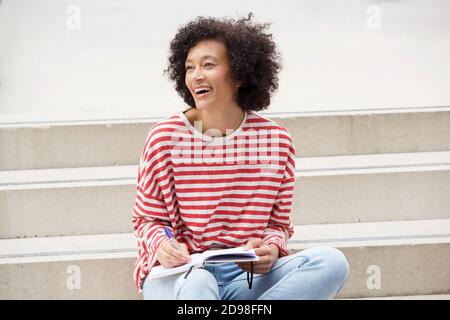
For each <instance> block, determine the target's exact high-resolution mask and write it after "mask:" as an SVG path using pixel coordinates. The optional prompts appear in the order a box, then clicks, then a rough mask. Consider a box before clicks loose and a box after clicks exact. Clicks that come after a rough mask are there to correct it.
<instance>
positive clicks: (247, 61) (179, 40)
mask: <svg viewBox="0 0 450 320" xmlns="http://www.w3.org/2000/svg"><path fill="white" fill-rule="evenodd" d="M252 16H253V14H252V13H249V15H248V18H247V19H245V18H241V19H237V20H234V19H222V20H219V19H217V18H212V17H197V18H196V19H195V20H193V21H191V22H189V23H188V24H186V25H185V26H182V27H181V28H179V29H178V31H177V34H176V35H175V38H174V39H173V40H172V41H171V43H170V56H169V66H168V68H167V69H166V70H164V73H165V74H168V77H169V79H170V80H173V81H174V82H175V90H176V91H177V92H178V94H179V95H180V96H181V97H182V98H183V100H184V101H185V102H186V103H187V104H188V105H189V106H191V107H195V100H194V98H193V97H192V95H191V92H190V91H189V89H188V88H187V86H186V84H185V75H186V74H185V72H186V70H185V62H186V58H187V55H188V51H189V49H190V48H192V47H194V46H196V45H197V43H199V42H200V41H202V40H217V41H220V42H222V43H223V44H224V45H225V48H226V49H227V53H228V61H229V65H230V73H231V77H232V79H233V80H235V81H239V82H240V84H241V85H240V87H239V89H238V93H237V97H236V102H237V104H238V105H239V106H240V107H241V109H242V110H247V111H250V110H253V111H260V110H264V109H267V107H268V106H269V104H270V97H271V94H272V93H273V92H275V91H276V90H277V89H278V72H279V70H280V69H281V56H280V53H279V52H278V51H277V50H276V46H275V43H274V41H273V40H272V35H271V34H268V33H266V32H265V29H266V28H267V27H269V26H270V24H269V23H262V24H258V23H251V21H250V20H251V17H252Z"/></svg>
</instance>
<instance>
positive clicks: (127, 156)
mask: <svg viewBox="0 0 450 320" xmlns="http://www.w3.org/2000/svg"><path fill="white" fill-rule="evenodd" d="M180 111H181V109H180ZM261 114H262V115H264V116H267V117H269V118H271V119H273V120H274V121H276V122H277V123H279V124H281V125H283V126H285V127H287V128H288V130H289V131H290V133H291V135H292V136H293V139H294V142H295V145H296V149H297V150H298V154H297V156H299V157H312V156H314V157H320V156H332V155H354V154H376V153H402V152H429V151H445V150H450V126H449V125H448V124H449V123H450V107H435V108H392V109H378V110H348V111H327V112H287V113H270V112H267V113H265V112H262V113H261ZM160 120H163V118H138V117H136V118H130V119H109V120H108V119H107V120H105V119H103V120H95V119H93V120H86V119H81V120H72V121H58V120H56V119H55V120H54V121H51V122H46V121H39V120H30V119H28V120H23V119H22V120H14V119H11V118H8V119H7V120H5V121H2V122H0V149H1V150H2V152H1V153H0V170H21V169H43V168H65V167H85V166H88V167H91V166H92V167H94V166H112V165H133V164H137V163H138V159H139V155H140V152H141V150H142V147H143V145H144V142H145V139H146V136H147V133H148V130H149V129H150V127H151V126H152V125H153V124H155V123H156V122H158V121H160ZM49 155H51V156H49Z"/></svg>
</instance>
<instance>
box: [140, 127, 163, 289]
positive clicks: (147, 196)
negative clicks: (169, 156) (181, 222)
mask: <svg viewBox="0 0 450 320" xmlns="http://www.w3.org/2000/svg"><path fill="white" fill-rule="evenodd" d="M160 156H161V152H160V150H158V148H156V145H155V143H154V140H153V139H152V137H151V134H149V137H148V138H147V142H146V144H145V147H144V150H143V152H142V155H141V158H140V162H139V170H138V175H137V180H136V184H137V186H136V198H135V203H134V208H133V214H132V223H133V228H134V235H135V236H136V238H137V240H138V260H137V262H136V266H138V267H137V268H136V269H135V274H134V278H135V282H136V285H137V286H138V287H139V288H140V287H141V284H142V283H141V282H142V280H143V278H144V276H145V275H146V274H147V273H148V270H149V269H150V268H151V267H152V266H153V265H155V263H156V262H157V259H156V251H157V250H158V248H159V246H160V244H161V242H162V241H163V240H164V239H165V238H166V237H165V234H164V227H165V226H170V225H171V224H170V218H169V214H168V210H167V207H166V203H165V201H164V199H163V195H162V190H161V188H160V179H161V178H162V177H163V176H164V175H165V171H166V170H165V166H164V162H162V161H161V160H160V158H159V157H160Z"/></svg>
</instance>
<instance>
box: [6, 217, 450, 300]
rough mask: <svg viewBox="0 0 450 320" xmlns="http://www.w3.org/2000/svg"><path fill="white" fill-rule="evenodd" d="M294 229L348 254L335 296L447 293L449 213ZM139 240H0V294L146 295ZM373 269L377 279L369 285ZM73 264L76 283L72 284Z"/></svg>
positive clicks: (293, 246) (309, 241)
mask: <svg viewBox="0 0 450 320" xmlns="http://www.w3.org/2000/svg"><path fill="white" fill-rule="evenodd" d="M295 228H296V232H295V235H294V237H293V238H292V239H291V241H290V242H289V248H290V250H292V252H296V251H298V250H302V249H305V248H309V247H314V246H323V245H327V246H328V245H330V246H333V247H336V248H339V249H340V250H342V251H343V252H344V253H345V255H346V256H347V259H348V261H349V264H350V265H351V276H350V278H349V282H348V283H347V285H346V286H345V287H344V289H343V291H342V292H341V293H340V294H339V295H338V296H337V297H336V298H340V299H345V298H351V297H358V298H369V297H380V296H381V297H392V296H405V295H435V294H447V293H448V288H450V278H449V277H448V272H447V271H448V266H449V265H450V219H439V220H416V221H393V222H370V223H349V224H328V225H324V224H318V225H304V226H296V227H295ZM135 244H136V241H135V239H134V236H133V234H131V233H119V234H107V235H88V236H66V237H41V238H30V239H3V240H0V252H1V255H0V271H1V272H0V274H2V278H1V279H2V280H1V282H0V292H1V294H0V298H12V299H20V298H23V297H28V298H31V299H57V298H63V299H117V298H120V299H136V298H141V297H140V296H139V295H138V294H137V293H136V292H135V290H134V287H133V282H132V279H131V274H132V266H133V263H134V260H135V255H136V252H135ZM374 268H377V269H378V270H379V274H378V275H379V286H378V285H374V286H372V285H370V284H369V285H368V282H369V283H372V282H371V280H370V279H369V278H370V277H373V276H375V275H374V274H373V270H374ZM74 270H76V272H78V276H79V289H77V288H75V289H74V288H73V287H71V286H70V280H71V277H73V276H74V274H75V273H74V272H75V271H74ZM378 275H377V276H378ZM412 279H413V280H412ZM377 281H378V280H377ZM68 283H69V285H68Z"/></svg>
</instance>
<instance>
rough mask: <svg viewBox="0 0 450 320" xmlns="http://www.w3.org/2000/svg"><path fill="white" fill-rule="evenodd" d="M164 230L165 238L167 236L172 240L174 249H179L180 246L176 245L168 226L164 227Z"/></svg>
mask: <svg viewBox="0 0 450 320" xmlns="http://www.w3.org/2000/svg"><path fill="white" fill-rule="evenodd" d="M164 232H165V233H166V236H167V238H169V240H170V242H172V245H173V246H174V247H175V249H177V250H180V251H181V248H180V246H179V245H178V242H177V241H176V240H175V238H174V237H173V234H172V232H171V231H170V229H169V227H164Z"/></svg>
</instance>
